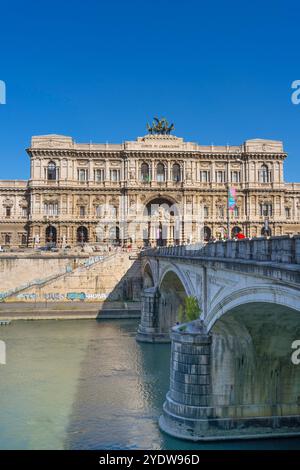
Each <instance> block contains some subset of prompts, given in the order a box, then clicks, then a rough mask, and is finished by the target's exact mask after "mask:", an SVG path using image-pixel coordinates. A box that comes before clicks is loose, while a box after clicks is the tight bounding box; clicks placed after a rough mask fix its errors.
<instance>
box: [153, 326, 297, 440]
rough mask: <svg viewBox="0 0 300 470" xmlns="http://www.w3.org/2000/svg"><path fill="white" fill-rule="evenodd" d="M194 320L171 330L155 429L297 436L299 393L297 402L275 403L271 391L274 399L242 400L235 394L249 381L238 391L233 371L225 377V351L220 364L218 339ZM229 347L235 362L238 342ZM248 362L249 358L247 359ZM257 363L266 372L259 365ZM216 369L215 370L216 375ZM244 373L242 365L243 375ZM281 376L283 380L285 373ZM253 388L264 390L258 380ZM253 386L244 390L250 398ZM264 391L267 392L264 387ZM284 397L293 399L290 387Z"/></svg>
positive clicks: (188, 435) (184, 435) (203, 436)
mask: <svg viewBox="0 0 300 470" xmlns="http://www.w3.org/2000/svg"><path fill="white" fill-rule="evenodd" d="M193 324H194V325H193ZM197 324H199V322H198V321H197V322H192V323H191V324H188V325H186V326H184V328H186V330H185V331H182V325H179V326H176V327H174V328H173V329H172V333H171V340H172V353H171V377H170V389H169V392H168V393H167V396H166V401H165V403H164V406H163V414H162V415H161V417H160V419H159V425H160V428H161V430H162V431H164V432H166V433H167V434H170V435H172V436H174V437H177V438H180V439H186V440H191V441H215V440H228V439H254V438H255V439H258V438H272V437H280V436H298V435H300V400H299V398H300V397H298V401H297V399H296V400H295V399H293V400H287V403H281V401H280V396H279V395H280V393H278V391H277V393H276V395H277V396H276V401H275V402H274V401H273V400H272V398H273V397H271V396H267V399H266V400H262V399H261V400H259V399H258V400H257V402H258V403H255V399H254V400H253V399H252V400H251V399H248V401H246V403H245V401H244V400H243V399H241V397H242V395H243V393H245V389H247V390H248V389H249V385H246V387H245V389H244V390H242V388H243V387H240V384H239V383H238V382H235V380H234V379H233V377H234V376H233V375H231V376H230V377H228V371H229V370H231V371H232V373H233V374H234V372H233V369H234V366H233V364H232V360H230V355H229V356H226V362H228V359H229V364H227V366H226V364H225V363H224V362H223V363H222V367H221V368H220V362H219V356H220V351H221V349H222V346H221V343H223V347H224V342H223V338H221V339H220V338H218V335H217V334H214V333H212V332H210V333H209V334H208V333H206V332H205V329H204V327H201V328H202V329H198V331H197ZM232 346H233V350H232V351H230V353H229V354H233V355H236V356H238V361H239V355H240V353H241V350H239V348H238V340H237V342H236V343H233V344H232ZM236 349H237V350H236ZM250 354H251V353H250ZM251 361H252V359H251V358H250V359H249V363H250V362H251ZM232 366H233V367H232ZM223 367H224V369H223ZM228 367H229V369H228ZM258 367H259V368H260V369H262V373H264V374H265V373H266V372H265V371H264V370H263V368H264V366H263V364H261V365H258ZM216 368H219V371H218V377H216ZM245 369H246V368H245ZM248 372H249V369H248V368H247V370H245V374H248ZM275 379H276V378H275ZM249 380H250V381H251V380H252V381H253V382H255V381H256V379H255V377H249ZM286 380H287V381H288V382H289V380H288V376H286ZM276 381H277V382H278V378H277V379H276ZM227 384H228V385H227ZM230 384H231V385H230ZM258 386H259V387H260V386H262V388H264V385H263V384H258ZM254 387H255V386H254ZM290 387H292V388H294V389H295V388H297V384H296V383H295V379H294V380H293V382H292V383H290V384H289V383H287V384H285V388H286V389H287V388H290ZM220 389H223V390H226V392H225V395H222V394H221V395H220ZM247 390H246V391H247ZM253 390H254V391H253ZM253 390H249V393H250V395H251V393H252V394H253V396H255V392H256V391H257V388H256V389H253ZM266 393H267V395H268V394H269V391H266ZM288 393H290V392H289V391H288ZM290 397H293V398H295V390H294V391H293V392H292V393H290Z"/></svg>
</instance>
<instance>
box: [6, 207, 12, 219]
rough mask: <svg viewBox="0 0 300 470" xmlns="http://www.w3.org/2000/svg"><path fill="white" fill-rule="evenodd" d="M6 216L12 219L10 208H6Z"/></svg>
mask: <svg viewBox="0 0 300 470" xmlns="http://www.w3.org/2000/svg"><path fill="white" fill-rule="evenodd" d="M5 215H6V217H10V216H11V208H10V207H6V208H5Z"/></svg>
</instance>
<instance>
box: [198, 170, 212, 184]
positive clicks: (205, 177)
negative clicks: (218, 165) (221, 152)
mask: <svg viewBox="0 0 300 470" xmlns="http://www.w3.org/2000/svg"><path fill="white" fill-rule="evenodd" d="M200 181H201V183H209V182H210V171H207V170H203V171H200Z"/></svg>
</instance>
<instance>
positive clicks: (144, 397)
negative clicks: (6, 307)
mask: <svg viewBox="0 0 300 470" xmlns="http://www.w3.org/2000/svg"><path fill="white" fill-rule="evenodd" d="M137 323H138V322H137V321H134V320H111V321H101V322H97V323H96V322H95V321H92V320H91V321H89V320H85V321H57V322H55V321H40V322H38V321H37V322H15V323H12V324H11V325H10V326H9V327H5V328H3V329H1V331H0V334H1V339H4V340H5V341H6V343H7V360H8V363H7V365H6V366H1V368H0V448H1V449H9V448H19V449H39V448H40V449H46V448H48V449H54V448H66V449H138V448H141V449H143V448H144V449H226V448H227V449H241V448H245V449H251V448H252V449H253V448H260V449H272V448H274V449H278V448H285V449H287V448H290V449H292V448H294V449H297V448H300V439H281V440H269V441H266V440H261V441H250V442H249V441H244V442H239V441H236V442H227V443H217V444H216V443H207V444H193V443H190V442H186V441H181V440H178V439H173V438H171V437H169V436H167V435H165V434H162V433H161V432H160V430H159V428H158V425H157V420H158V417H159V415H160V413H161V410H162V405H163V401H164V398H165V394H166V392H167V390H168V387H169V359H170V346H169V345H167V344H161V345H152V344H140V343H136V341H135V334H136V329H137Z"/></svg>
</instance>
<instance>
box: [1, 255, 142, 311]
mask: <svg viewBox="0 0 300 470" xmlns="http://www.w3.org/2000/svg"><path fill="white" fill-rule="evenodd" d="M132 255H133V254H132V253H131V252H129V253H127V252H116V253H113V254H111V255H108V256H107V257H105V258H103V259H101V260H99V261H98V262H89V261H88V260H87V261H86V262H85V263H84V264H82V265H80V266H79V267H77V268H76V269H74V270H72V271H71V272H64V273H59V274H57V275H56V276H52V277H51V278H45V279H44V280H43V279H40V280H39V281H38V282H37V283H34V284H33V285H30V286H26V287H24V286H22V288H21V289H19V290H18V291H15V292H13V293H11V295H9V296H8V297H7V298H6V299H5V300H6V301H9V302H20V300H21V301H31V302H32V301H38V302H44V301H50V302H51V301H54V302H62V301H66V302H69V301H85V302H104V301H117V300H122V301H123V300H125V301H126V300H129V301H139V300H140V290H141V266H140V261H139V260H138V259H137V256H132ZM132 258H133V259H132Z"/></svg>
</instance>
